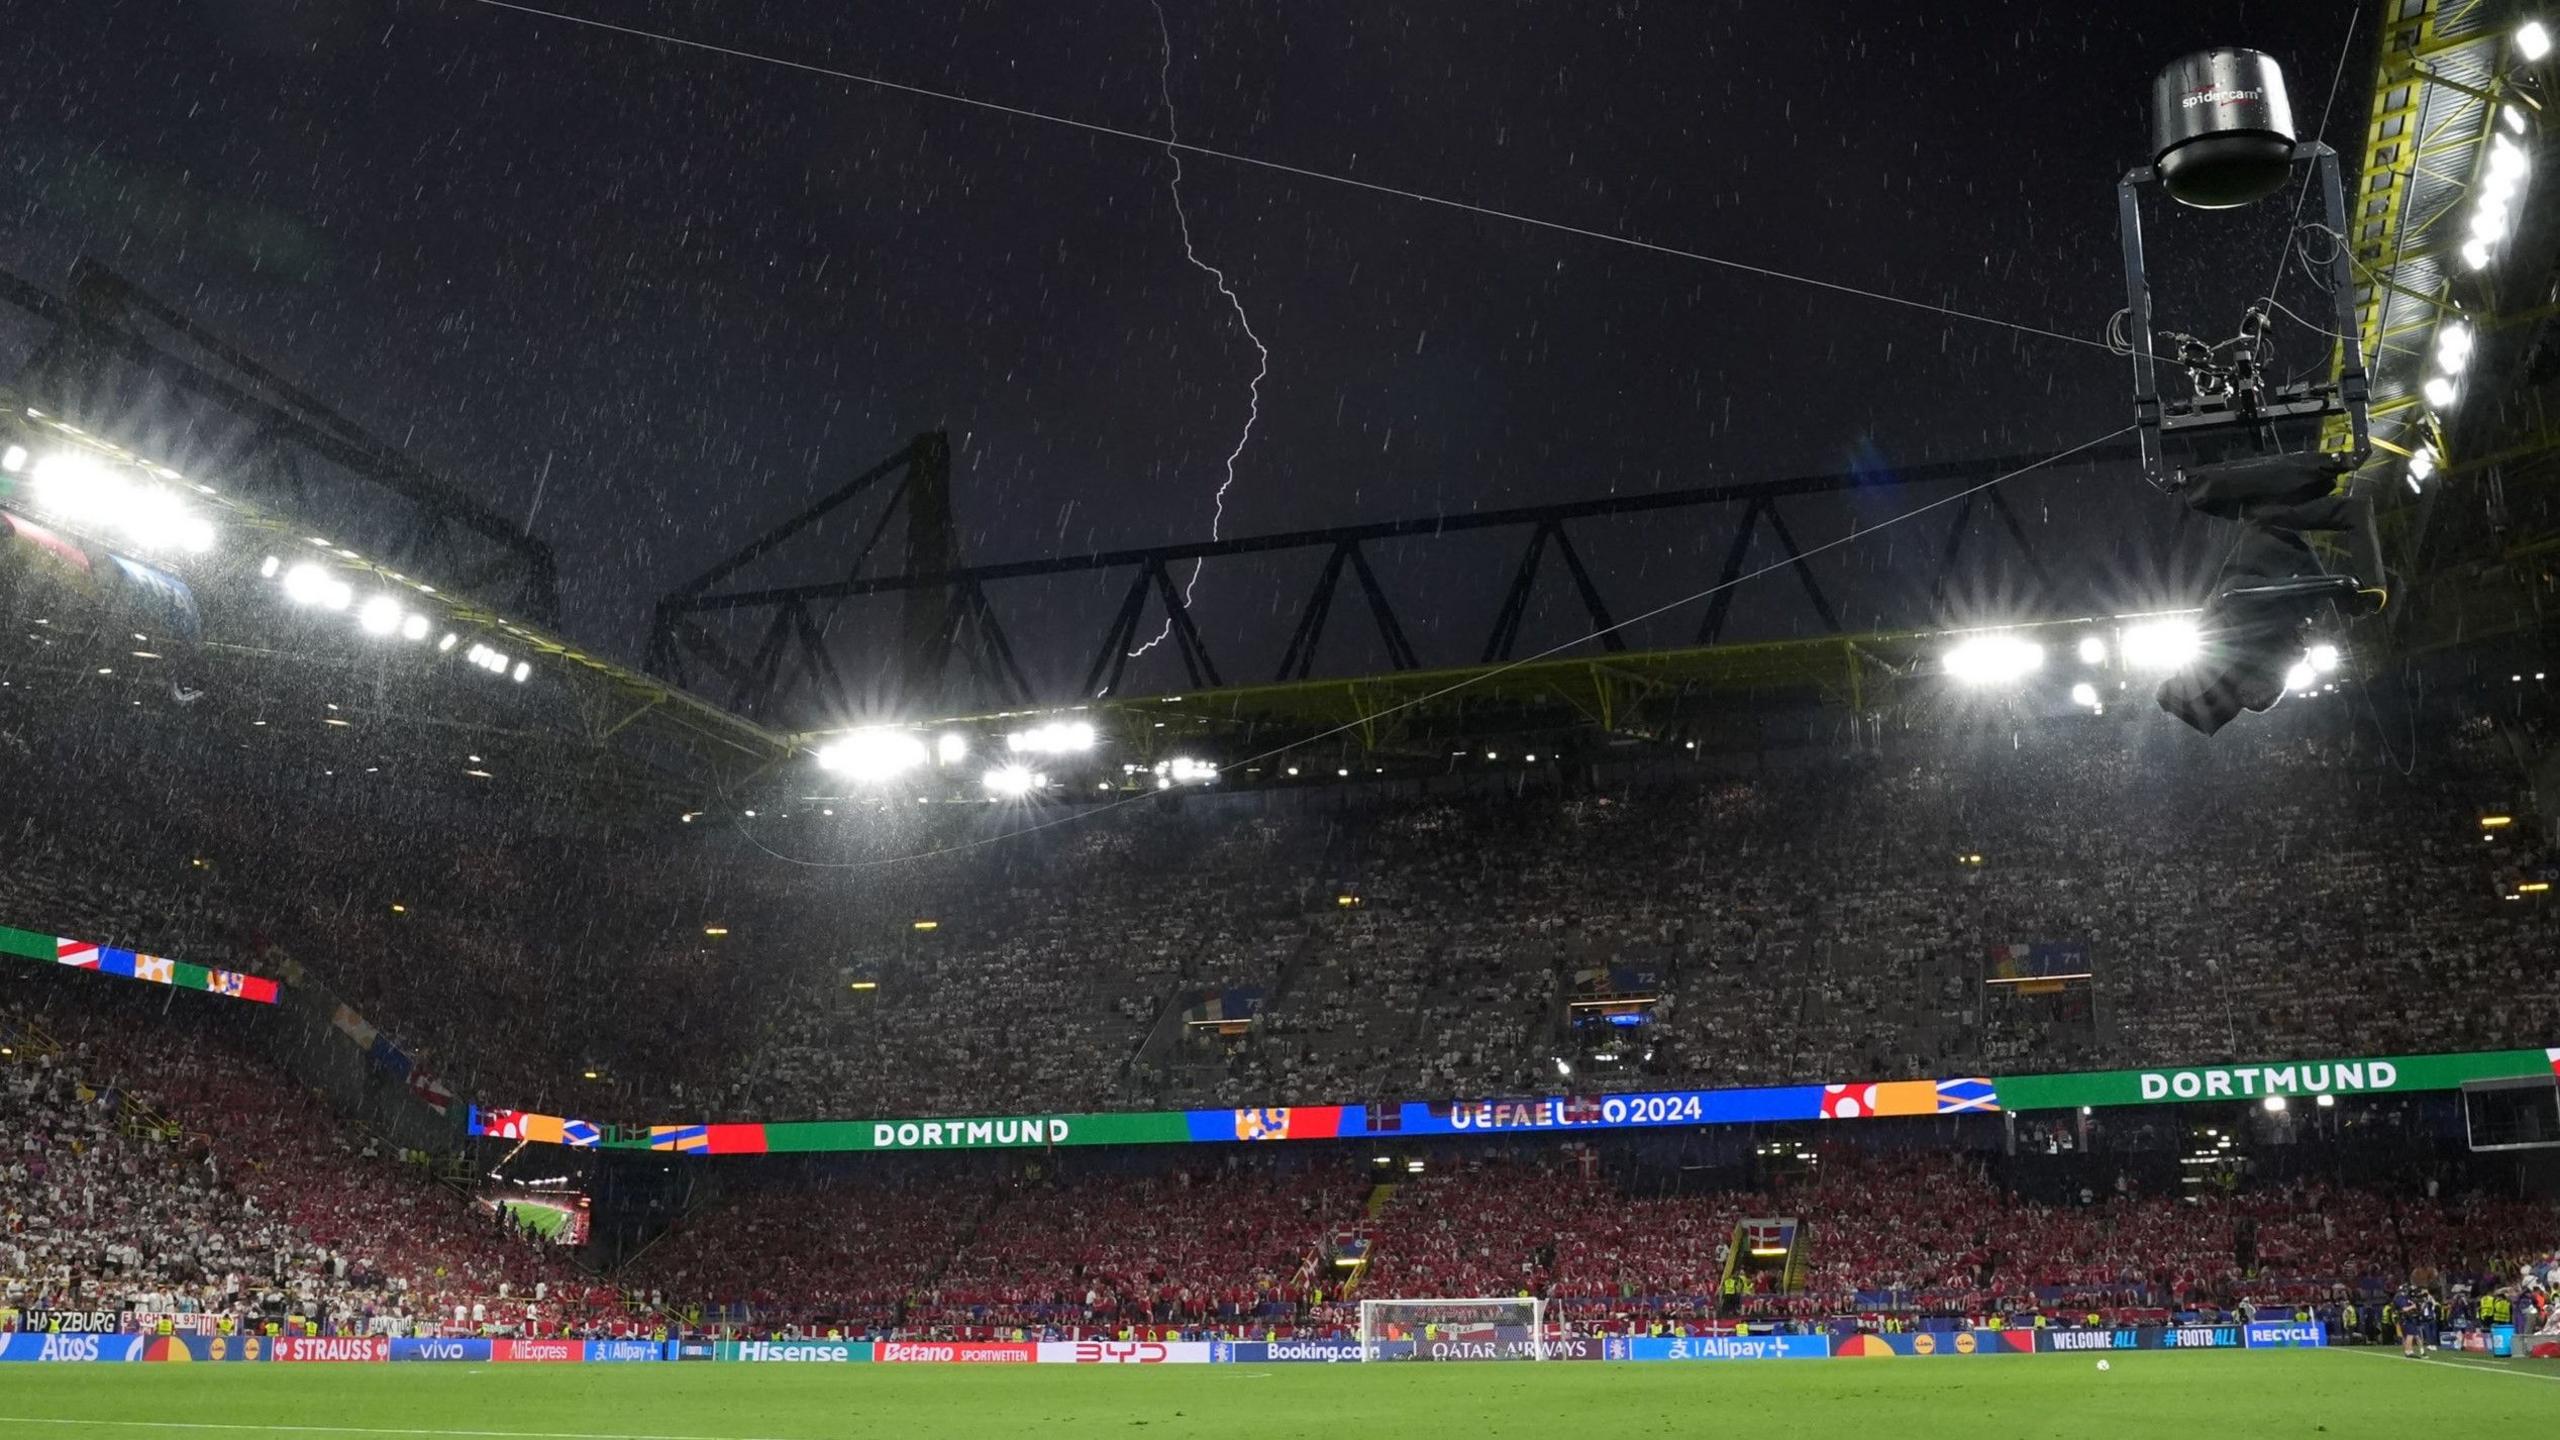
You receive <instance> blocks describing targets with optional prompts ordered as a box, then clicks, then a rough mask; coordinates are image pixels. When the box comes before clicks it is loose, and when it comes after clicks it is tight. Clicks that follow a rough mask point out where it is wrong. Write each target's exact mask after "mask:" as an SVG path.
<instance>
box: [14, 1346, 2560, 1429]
mask: <svg viewBox="0 0 2560 1440" xmlns="http://www.w3.org/2000/svg"><path fill="white" fill-rule="evenodd" d="M2109 1358H2110V1362H2111V1369H2110V1370H2109V1371H2108V1372H2107V1373H2104V1374H2101V1373H2099V1372H2098V1370H2097V1367H2096V1363H2095V1361H2094V1360H2093V1359H2092V1358H2090V1357H2087V1356H2080V1355H2068V1356H2066V1355H2037V1356H2022V1355H2002V1356H1983V1357H1971V1358H1968V1357H1954V1356H1948V1357H1939V1358H1930V1359H1921V1358H1917V1357H1904V1358H1899V1359H1892V1360H1829V1361H1822V1360H1802V1361H1768V1362H1758V1363H1747V1362H1733V1363H1726V1362H1698V1363H1676V1362H1675V1363H1662V1364H1645V1365H1630V1364H1591V1363H1553V1364H1543V1365H1540V1364H1525V1363H1511V1364H1494V1363H1488V1364H1440V1365H1368V1366H1360V1365H1271V1366H1244V1365H1234V1366H1227V1365H1202V1366H1184V1367H1166V1368H1163V1369H1143V1370H1142V1369H1135V1368H1103V1367H1095V1368H1078V1367H1069V1366H1058V1365H1043V1366H1020V1367H1010V1366H1008V1367H995V1366H986V1367H963V1366H904V1365H841V1366H839V1365H809V1366H795V1365H718V1366H714V1365H597V1366H578V1367H570V1366H560V1367H553V1366H544V1365H525V1366H496V1365H490V1366H460V1365H397V1366H378V1365H368V1366H353V1365H237V1364H235V1365H218V1364H197V1365H148V1366H146V1365H97V1366H88V1365H61V1366H53V1365H9V1366H5V1367H0V1436H7V1437H10V1440H17V1437H21V1436H28V1437H37V1436H44V1437H56V1440H74V1437H77V1440H178V1437H184V1436H190V1435H192V1436H197V1437H207V1440H211V1437H220V1436H224V1435H241V1436H248V1435H274V1436H309V1437H313V1440H327V1437H331V1436H366V1435H371V1436H386V1437H455V1440H462V1437H469V1440H495V1437H527V1440H642V1437H646V1440H835V1437H854V1436H860V1437H870V1436H881V1437H891V1436H895V1437H902V1440H908V1437H911V1440H989V1437H993V1440H1030V1437H1043V1440H1045V1437H1052V1436H1061V1437H1099V1436H1113V1437H1121V1440H1131V1437H1138V1440H1177V1437H1191V1436H1201V1437H1218V1440H1260V1437H1281V1436H1290V1437H1295V1436H1324V1437H1340V1436H1345V1435H1349V1436H1361V1437H1392V1436H1457V1437H1487V1440H1502V1437H1520V1440H1532V1437H1534V1440H1556V1437H1558V1436H1575V1435H1587V1434H1607V1435H1609V1436H1611V1437H1613V1440H1614V1437H1624V1440H1646V1437H1653V1436H1675V1437H1678V1436H1702V1437H1703V1436H1715V1437H1728V1436H1729V1437H1735V1440H1781V1437H1792V1436H1804V1437H1817V1436H1818V1437H1823V1440H1839V1437H1849V1440H2006V1437H2036V1440H2043V1437H2053V1440H2089V1437H2093V1436H2117V1435H2123V1436H2170V1437H2180V1436H2203V1435H2233V1436H2244V1437H2248V1440H2280V1437H2290V1436H2318V1435H2333V1436H2340V1437H2354V1436H2391V1437H2406V1436H2411V1435H2439V1434H2443V1433H2445V1432H2446V1427H2447V1426H2453V1427H2454V1428H2456V1429H2458V1430H2460V1431H2461V1433H2463V1434H2466V1435H2479V1434H2510V1435H2512V1434H2549V1433H2552V1431H2551V1426H2552V1423H2553V1421H2552V1417H2553V1416H2554V1415H2555V1414H2560V1366H2555V1365H2552V1364H2549V1363H2540V1362H2498V1361H2472V1360H2461V1361H2456V1360H2451V1359H2447V1360H2443V1361H2440V1362H2439V1361H2428V1362H2419V1361H2411V1360H2404V1359H2402V1358H2400V1357H2399V1356H2398V1355H2397V1354H2396V1353H2381V1352H2374V1351H2325V1352H2324V1351H2299V1352H2288V1353H2284V1354H2255V1355H2250V1354H2175V1353H2169V1354H2162V1353H2136V1354H2127V1355H2116V1356H2111V1357H2109Z"/></svg>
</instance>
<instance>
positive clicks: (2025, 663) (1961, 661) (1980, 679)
mask: <svg viewBox="0 0 2560 1440" xmlns="http://www.w3.org/2000/svg"><path fill="white" fill-rule="evenodd" d="M2072 650H2073V653H2074V654H2076V655H2077V656H2078V657H2079V659H2080V663H2081V664H2082V665H2084V666H2087V667H2089V668H2091V669H2096V668H2099V667H2102V666H2105V665H2106V664H2107V663H2108V661H2109V659H2110V658H2111V657H2112V658H2113V659H2114V660H2115V661H2116V663H2117V664H2118V666H2119V667H2120V668H2121V669H2123V670H2125V671H2129V672H2133V673H2149V674H2161V675H2165V674H2169V673H2171V672H2174V671H2178V670H2183V669H2185V668H2186V667H2187V666H2189V665H2191V664H2193V663H2194V662H2195V661H2196V660H2197V659H2198V658H2200V657H2201V656H2202V655H2203V653H2204V637H2203V635H2202V634H2201V632H2199V631H2198V630H2197V628H2196V623H2195V622H2194V621H2193V620H2189V619H2183V618H2164V619H2156V620H2140V621H2136V622H2134V623H2132V624H2129V625H2126V626H2124V627H2123V628H2122V629H2120V630H2119V631H2117V633H2116V636H2115V643H2114V644H2113V645H2112V646H2110V645H2109V644H2108V641H2107V638H2106V637H2105V636H2104V635H2102V634H2100V633H2098V632H2095V631H2091V632H2088V633H2085V634H2083V635H2081V636H2080V638H2079V639H2078V640H2077V641H2076V642H2075V643H2074V645H2073V647H2072ZM2340 658H2341V657H2340V655H2339V651H2338V647H2337V646H2336V645H2334V644H2331V643H2328V642H2326V641H2323V642H2321V643H2319V644H2316V645H2313V646H2311V647H2310V648H2309V649H2307V650H2305V651H2304V652H2303V653H2302V655H2301V656H2300V657H2299V658H2298V659H2296V660H2295V662H2294V664H2293V667H2292V670H2291V671H2290V673H2288V674H2287V675H2286V677H2285V685H2286V688H2287V689H2291V690H2306V691H2307V690H2312V689H2315V688H2318V686H2319V685H2320V684H2321V683H2322V680H2321V677H2323V676H2326V675H2329V674H2332V673H2334V672H2335V671H2336V670H2337V668H2338V666H2339V663H2340ZM2044 660H2045V652H2044V647H2043V646H2042V645H2039V644H2037V643H2035V642H2034V641H2032V640H2029V639H2027V638H2025V637H2024V636H2021V635H2014V634H2006V633H1993V634H1987V635H1973V636H1968V637H1966V638H1965V639H1964V640H1963V641H1961V642H1959V643H1958V644H1957V645H1955V646H1954V647H1953V648H1951V649H1949V650H1948V651H1947V652H1946V654H1945V655H1943V656H1941V657H1940V661H1941V664H1942V665H1943V666H1944V669H1945V671H1946V674H1947V677H1948V678H1949V679H1951V680H1955V681H1957V682H1959V683H1961V684H1964V685H1967V686H1971V687H1974V688H1978V689H2014V688H2016V687H2018V686H2019V685H2021V684H2022V683H2023V682H2025V681H2026V680H2028V679H2029V677H2031V676H2033V675H2035V674H2036V673H2038V672H2039V671H2041V670H2042V669H2043V668H2044ZM2069 694H2070V697H2071V703H2072V704H2073V705H2076V706H2079V707H2080V708H2082V709H2085V710H2094V711H2096V712H2098V713H2100V714H2104V713H2105V712H2106V690H2105V687H2102V686H2100V685H2099V684H2097V683H2096V682H2095V681H2093V680H2087V679H2080V680H2074V681H2072V682H2071V687H2070V690H2069Z"/></svg>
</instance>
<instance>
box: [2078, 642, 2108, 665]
mask: <svg viewBox="0 0 2560 1440" xmlns="http://www.w3.org/2000/svg"><path fill="white" fill-rule="evenodd" d="M2080 663H2081V664H2083V665H2104V664H2106V663H2107V642H2106V641H2104V640H2101V639H2099V638H2098V637H2097V636H2095V635H2083V636H2081V637H2080Z"/></svg>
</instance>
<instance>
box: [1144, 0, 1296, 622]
mask: <svg viewBox="0 0 2560 1440" xmlns="http://www.w3.org/2000/svg"><path fill="white" fill-rule="evenodd" d="M1148 3H1149V4H1150V5H1152V6H1154V8H1155V12H1156V34H1158V35H1159V36H1161V37H1163V40H1164V62H1163V63H1162V64H1161V65H1159V66H1157V67H1156V89H1157V91H1158V92H1159V93H1160V94H1161V95H1162V96H1163V99H1164V124H1165V140H1164V153H1165V156H1166V158H1168V159H1170V160H1172V161H1173V178H1172V179H1171V180H1170V181H1167V182H1166V188H1168V189H1169V190H1171V191H1172V192H1173V218H1174V219H1175V221H1177V222H1178V223H1179V224H1180V225H1181V226H1182V256H1183V258H1184V259H1186V260H1189V261H1190V262H1191V263H1192V264H1193V265H1194V266H1195V267H1197V268H1198V269H1199V270H1200V271H1201V272H1202V273H1203V274H1205V275H1207V276H1208V277H1209V279H1210V280H1211V281H1212V282H1214V283H1215V284H1216V285H1217V287H1218V293H1219V294H1221V295H1223V296H1225V297H1226V298H1227V304H1228V306H1229V307H1230V308H1232V309H1233V310H1234V311H1235V312H1236V325H1237V327H1238V328H1239V329H1241V330H1243V331H1244V338H1246V339H1247V340H1250V341H1252V342H1253V348H1254V351H1255V353H1257V354H1259V355H1260V356H1261V357H1262V360H1261V364H1260V365H1259V366H1258V367H1257V368H1256V369H1255V370H1254V372H1253V383H1252V384H1251V386H1249V387H1248V388H1247V391H1246V394H1247V397H1248V398H1249V400H1250V401H1251V408H1250V409H1249V410H1248V411H1247V413H1246V415H1245V417H1244V429H1243V430H1242V431H1241V432H1239V433H1238V434H1237V436H1236V448H1234V449H1233V450H1230V451H1228V452H1227V478H1226V479H1224V480H1222V481H1220V482H1218V493H1217V495H1216V496H1215V497H1213V498H1214V501H1215V508H1214V509H1213V510H1212V511H1211V512H1210V515H1209V538H1210V539H1212V540H1215V539H1217V538H1218V527H1219V526H1220V524H1221V523H1223V522H1224V521H1225V520H1226V518H1227V492H1228V491H1229V490H1231V489H1233V488H1235V483H1236V459H1237V457H1238V456H1241V455H1242V454H1244V447H1245V446H1247V445H1250V444H1252V443H1253V425H1254V422H1255V421H1257V420H1260V419H1261V418H1262V382H1263V379H1264V377H1266V376H1268V375H1270V373H1271V348H1270V347H1269V346H1267V345H1265V344H1263V343H1262V337H1261V336H1259V335H1256V334H1254V333H1253V321H1252V320H1251V319H1249V318H1247V317H1246V315H1245V313H1244V302H1243V301H1242V300H1239V299H1237V298H1236V292H1235V288H1234V287H1233V286H1231V285H1229V284H1228V283H1227V275H1226V272H1225V271H1223V270H1220V269H1219V268H1218V267H1217V266H1215V265H1212V264H1210V263H1209V262H1208V261H1206V260H1203V259H1201V258H1200V252H1199V250H1198V249H1196V248H1194V247H1193V245H1192V243H1191V214H1190V212H1189V211H1187V210H1185V209H1184V208H1183V205H1182V151H1181V150H1180V148H1178V147H1179V146H1180V144H1181V141H1182V121H1181V119H1180V118H1179V117H1178V116H1176V115H1175V113H1174V109H1173V30H1172V28H1171V27H1170V26H1168V25H1166V24H1165V18H1164V5H1163V4H1162V3H1161V0H1148ZM1207 563H1209V562H1208V561H1207V560H1206V559H1205V558H1204V559H1197V560H1194V561H1192V562H1191V578H1190V579H1188V580H1186V581H1184V582H1183V584H1182V608H1183V609H1184V610H1185V611H1188V610H1189V609H1190V608H1191V594H1192V592H1193V591H1194V590H1196V589H1198V588H1199V586H1200V568H1201V567H1202V566H1203V565H1206V564H1207ZM1172 633H1173V617H1172V616H1170V615H1168V616H1166V617H1165V622H1164V628H1163V629H1162V630H1159V631H1157V632H1156V638H1154V639H1153V640H1150V641H1148V642H1147V643H1146V644H1144V645H1141V646H1139V647H1138V648H1137V649H1135V650H1132V651H1130V652H1129V658H1130V659H1132V660H1134V659H1136V658H1137V657H1139V656H1141V655H1144V654H1146V653H1147V652H1148V651H1150V650H1153V649H1154V648H1156V647H1157V646H1158V645H1161V644H1163V643H1164V641H1165V637H1166V636H1168V635H1171V634H1172Z"/></svg>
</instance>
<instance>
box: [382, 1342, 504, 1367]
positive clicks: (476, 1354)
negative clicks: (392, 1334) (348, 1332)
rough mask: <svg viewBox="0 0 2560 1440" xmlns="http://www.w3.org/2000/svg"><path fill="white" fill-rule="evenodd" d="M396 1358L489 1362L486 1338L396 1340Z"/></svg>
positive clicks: (394, 1353)
mask: <svg viewBox="0 0 2560 1440" xmlns="http://www.w3.org/2000/svg"><path fill="white" fill-rule="evenodd" d="M391 1358H392V1359H394V1360H467V1361H470V1362H471V1363H473V1364H475V1365H485V1364H487V1363H489V1342H488V1341H486V1340H394V1341H392V1342H391Z"/></svg>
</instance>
